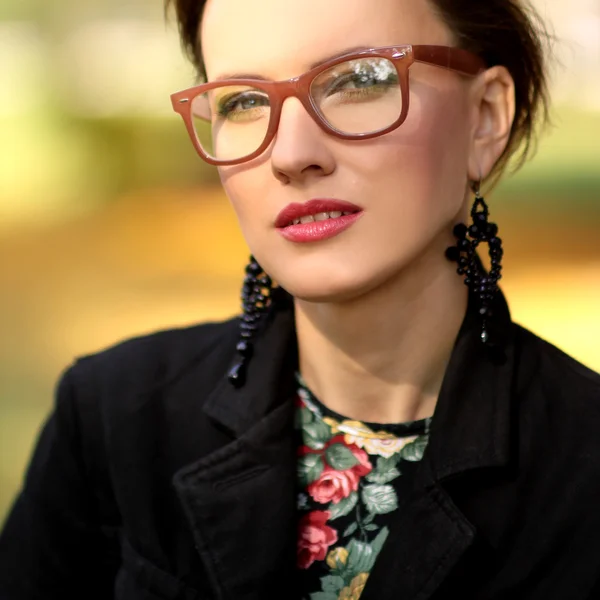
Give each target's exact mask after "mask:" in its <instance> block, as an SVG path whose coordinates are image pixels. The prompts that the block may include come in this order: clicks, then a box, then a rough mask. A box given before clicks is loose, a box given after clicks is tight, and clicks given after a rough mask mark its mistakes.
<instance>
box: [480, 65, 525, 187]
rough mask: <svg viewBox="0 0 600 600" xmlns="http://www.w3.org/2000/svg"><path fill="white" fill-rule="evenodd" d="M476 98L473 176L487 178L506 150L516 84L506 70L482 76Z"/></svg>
mask: <svg viewBox="0 0 600 600" xmlns="http://www.w3.org/2000/svg"><path fill="white" fill-rule="evenodd" d="M480 78H481V79H480V81H479V82H478V84H479V85H478V89H477V95H476V102H477V106H476V122H475V123H474V128H473V140H472V148H471V154H470V158H469V177H470V179H471V180H473V181H477V180H480V179H482V178H485V177H487V175H489V173H490V172H491V171H492V169H493V168H494V165H495V164H496V162H497V161H498V159H499V158H500V157H501V156H502V153H503V152H504V150H505V149H506V146H507V144H508V140H509V138H510V133H511V130H512V126H513V121H514V118H515V83H514V80H513V78H512V76H511V74H510V73H509V71H508V69H506V68H505V67H501V66H498V67H492V68H491V69H488V70H487V71H485V73H482V74H481V76H480Z"/></svg>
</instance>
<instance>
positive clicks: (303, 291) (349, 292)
mask: <svg viewBox="0 0 600 600" xmlns="http://www.w3.org/2000/svg"><path fill="white" fill-rule="evenodd" d="M278 281H279V280H278ZM379 284H380V282H379V281H377V280H375V278H373V277H372V276H370V277H365V278H359V277H357V273H353V274H352V277H351V278H344V277H340V276H338V277H335V278H332V277H331V275H330V274H328V275H325V274H323V275H318V276H314V275H313V276H311V277H304V278H302V279H300V278H299V279H292V278H289V277H284V278H283V280H282V281H279V285H281V287H283V289H285V290H286V291H287V292H288V293H289V294H291V295H292V296H293V297H294V298H295V299H297V300H302V301H303V302H311V303H315V304H317V303H327V304H339V303H343V302H349V301H352V300H356V299H357V298H359V297H361V296H363V295H365V294H368V293H369V292H370V291H371V290H373V289H374V288H376V287H377V286H378V285H379Z"/></svg>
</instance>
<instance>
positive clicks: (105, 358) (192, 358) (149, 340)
mask: <svg viewBox="0 0 600 600" xmlns="http://www.w3.org/2000/svg"><path fill="white" fill-rule="evenodd" d="M237 332H238V319H237V318H232V319H229V320H227V321H221V322H207V323H202V324H197V325H193V326H189V327H182V328H173V329H166V330H161V331H156V332H153V333H149V334H146V335H141V336H138V337H133V338H129V339H126V340H123V341H121V342H118V343H117V344H115V345H113V346H110V347H108V348H105V349H103V350H101V351H98V352H96V353H93V354H88V355H85V356H81V357H79V358H78V359H77V360H76V361H75V363H74V364H73V365H71V366H70V367H69V369H68V370H67V372H66V374H65V375H64V376H63V378H65V377H68V378H69V379H70V380H71V381H72V385H73V386H74V387H75V388H76V389H77V390H78V391H79V392H80V394H82V395H84V396H85V395H88V394H87V393H86V392H89V393H90V395H94V396H96V397H98V396H99V397H102V398H105V399H107V400H108V399H110V398H112V399H120V400H123V399H125V398H136V397H137V398H139V397H142V396H146V395H149V394H150V395H153V394H155V393H156V392H159V391H160V390H161V389H166V388H170V387H171V386H173V385H176V384H177V383H178V382H180V381H181V380H185V377H186V375H187V374H189V373H190V372H192V371H193V372H194V373H195V374H196V376H200V378H201V379H202V376H204V377H205V378H206V379H207V380H212V379H215V380H216V378H218V377H219V376H221V377H222V375H223V374H224V372H225V371H226V369H227V367H228V365H229V362H230V360H231V359H232V357H233V354H234V351H235V344H236V340H237Z"/></svg>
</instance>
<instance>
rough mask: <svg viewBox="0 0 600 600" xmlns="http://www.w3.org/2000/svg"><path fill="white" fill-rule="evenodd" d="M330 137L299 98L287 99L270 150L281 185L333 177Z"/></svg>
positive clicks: (273, 167) (276, 175)
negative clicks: (308, 179)
mask: <svg viewBox="0 0 600 600" xmlns="http://www.w3.org/2000/svg"><path fill="white" fill-rule="evenodd" d="M327 137H328V136H327V134H326V133H325V132H324V131H323V130H322V129H321V128H320V127H319V125H317V123H315V121H314V120H313V118H312V117H311V116H310V114H309V113H308V112H307V110H306V109H305V108H304V106H302V103H301V102H300V101H299V100H298V99H297V98H293V97H292V98H287V99H286V100H285V102H284V103H283V106H282V108H281V115H280V118H279V127H278V129H277V134H276V135H275V138H274V140H273V145H272V149H271V168H272V171H273V174H274V175H275V177H276V178H277V179H279V180H280V181H281V182H282V183H291V182H301V181H303V180H305V179H307V178H314V177H316V178H318V177H324V176H326V175H330V174H331V173H333V171H334V170H335V160H334V156H333V153H332V151H331V148H330V145H331V143H328V142H330V140H328V139H327Z"/></svg>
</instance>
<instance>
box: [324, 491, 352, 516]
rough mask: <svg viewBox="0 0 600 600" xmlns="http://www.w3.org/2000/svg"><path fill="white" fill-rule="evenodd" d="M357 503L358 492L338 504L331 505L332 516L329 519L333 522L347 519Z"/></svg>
mask: <svg viewBox="0 0 600 600" xmlns="http://www.w3.org/2000/svg"><path fill="white" fill-rule="evenodd" d="M357 502H358V494H357V493H356V492H352V493H351V494H350V495H349V496H348V497H347V498H344V499H343V500H340V501H339V502H338V503H337V504H330V505H329V513H330V514H331V516H330V517H329V520H330V521H333V520H334V519H339V518H340V517H345V516H346V515H347V514H349V513H350V512H351V511H352V509H353V508H354V507H355V506H356V503H357Z"/></svg>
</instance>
